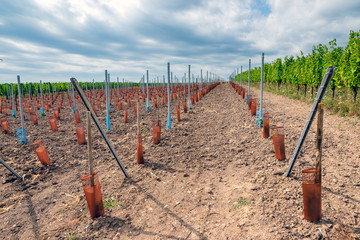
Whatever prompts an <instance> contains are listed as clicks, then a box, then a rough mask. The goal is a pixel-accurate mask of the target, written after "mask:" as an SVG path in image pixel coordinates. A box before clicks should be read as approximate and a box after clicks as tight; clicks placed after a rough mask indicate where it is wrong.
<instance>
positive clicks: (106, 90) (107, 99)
mask: <svg viewBox="0 0 360 240" xmlns="http://www.w3.org/2000/svg"><path fill="white" fill-rule="evenodd" d="M108 78H109V75H108V72H107V70H105V94H106V95H105V97H106V116H105V123H106V131H110V130H111V125H110V115H109V112H110V109H109V105H110V104H109V103H110V101H109V79H108Z"/></svg>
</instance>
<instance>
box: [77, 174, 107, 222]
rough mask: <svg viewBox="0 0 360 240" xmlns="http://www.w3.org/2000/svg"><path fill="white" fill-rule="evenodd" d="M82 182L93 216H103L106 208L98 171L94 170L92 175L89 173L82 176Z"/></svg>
mask: <svg viewBox="0 0 360 240" xmlns="http://www.w3.org/2000/svg"><path fill="white" fill-rule="evenodd" d="M91 179H93V183H94V184H93V185H92V184H91V182H92V181H91ZM81 182H82V186H83V189H84V193H85V197H86V202H87V204H88V208H89V212H90V216H91V218H92V219H94V218H97V217H100V216H103V215H104V214H105V209H104V205H103V201H102V195H101V188H100V183H99V179H98V176H97V172H94V173H93V174H92V175H90V174H87V175H85V176H83V177H82V178H81Z"/></svg>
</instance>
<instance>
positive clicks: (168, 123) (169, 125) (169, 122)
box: [167, 114, 171, 129]
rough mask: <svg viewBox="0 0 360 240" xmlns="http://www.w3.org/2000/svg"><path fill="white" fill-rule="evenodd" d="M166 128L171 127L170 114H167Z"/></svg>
mask: <svg viewBox="0 0 360 240" xmlns="http://www.w3.org/2000/svg"><path fill="white" fill-rule="evenodd" d="M167 129H171V114H169V115H168V119H167Z"/></svg>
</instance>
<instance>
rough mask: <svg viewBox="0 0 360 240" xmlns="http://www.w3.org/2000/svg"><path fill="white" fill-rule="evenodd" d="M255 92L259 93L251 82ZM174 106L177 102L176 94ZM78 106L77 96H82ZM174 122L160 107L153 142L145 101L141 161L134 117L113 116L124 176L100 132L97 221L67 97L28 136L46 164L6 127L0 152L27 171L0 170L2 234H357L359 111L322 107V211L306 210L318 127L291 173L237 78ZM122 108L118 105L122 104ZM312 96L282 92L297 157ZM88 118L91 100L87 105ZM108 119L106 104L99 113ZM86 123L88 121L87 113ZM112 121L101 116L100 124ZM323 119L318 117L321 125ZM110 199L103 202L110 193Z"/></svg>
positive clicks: (277, 119)
mask: <svg viewBox="0 0 360 240" xmlns="http://www.w3.org/2000/svg"><path fill="white" fill-rule="evenodd" d="M251 91H252V92H254V95H255V96H259V95H260V94H259V90H256V89H252V90H251ZM268 97H269V93H265V94H264V98H265V108H266V109H267V110H269V112H270V115H271V117H272V118H271V119H270V123H271V124H273V125H280V124H282V112H283V102H284V99H283V97H282V96H274V95H271V98H270V103H271V105H269V101H268ZM173 103H176V100H174V101H173ZM78 105H79V104H78ZM174 105H175V104H173V106H172V110H171V112H172V119H173V122H172V128H171V129H170V130H166V119H167V107H165V106H164V107H161V108H160V119H161V120H162V125H163V126H162V133H161V134H162V140H161V143H160V144H159V145H154V144H153V142H152V127H151V126H152V125H151V124H152V123H151V120H152V119H155V116H156V111H155V110H154V109H153V108H151V111H150V112H146V111H145V103H143V102H141V107H140V113H141V116H142V119H141V128H142V136H143V145H144V157H145V164H143V165H137V164H136V137H135V133H136V119H135V117H134V114H133V112H132V111H130V112H131V113H130V115H129V123H127V124H124V123H123V116H124V115H123V111H118V110H117V109H115V107H114V110H113V112H112V113H111V120H112V126H111V127H112V130H111V131H110V132H109V133H108V136H109V138H110V139H111V141H112V143H113V145H114V147H115V148H116V151H117V153H118V155H119V157H120V159H121V160H122V161H123V164H124V165H125V166H126V169H127V171H128V172H129V174H130V175H131V178H130V179H125V178H124V176H123V175H122V173H121V171H120V168H119V167H118V166H117V164H116V162H115V160H114V159H113V157H112V156H111V154H110V152H109V150H108V149H107V147H106V144H105V142H104V141H103V140H102V139H101V137H100V135H99V134H98V133H97V131H96V132H95V129H94V128H93V132H94V135H95V137H94V158H95V159H96V170H97V171H98V172H99V178H100V182H101V187H102V194H103V200H104V203H106V202H107V203H110V202H111V203H113V205H116V206H110V207H106V209H105V211H106V212H105V216H103V217H100V218H97V219H95V220H91V219H90V216H89V212H88V209H87V205H86V201H85V198H84V193H83V190H82V187H81V182H80V178H81V177H82V176H83V175H85V174H86V173H87V146H86V145H82V146H79V145H77V140H76V135H75V125H74V119H73V116H72V115H71V111H70V107H69V102H68V100H67V98H66V97H65V99H64V107H63V110H62V112H61V118H62V119H61V120H60V121H59V131H58V132H55V133H52V132H51V131H50V129H49V124H48V122H47V118H45V117H43V118H40V117H39V126H38V127H34V126H32V125H31V124H30V122H29V120H27V121H26V127H27V130H28V132H29V142H30V143H32V142H34V141H35V140H36V139H39V138H42V139H44V142H45V144H46V146H47V149H48V151H49V155H50V158H51V161H52V165H51V166H49V167H43V166H41V165H40V163H39V162H38V160H37V158H36V154H35V152H34V150H33V148H32V146H31V144H25V145H20V144H18V143H16V137H15V134H14V128H15V126H19V125H20V121H19V119H16V120H14V119H9V126H10V128H11V129H10V130H12V131H11V133H10V134H9V135H4V134H1V141H0V151H1V152H0V157H1V158H3V159H5V160H7V162H8V163H9V164H11V166H13V168H14V169H16V170H17V171H18V172H19V173H20V174H21V175H24V176H25V183H21V182H19V181H18V180H15V178H14V177H12V176H11V175H10V174H9V173H8V172H7V171H6V170H5V169H4V168H0V182H1V183H2V184H1V185H0V191H1V194H0V216H1V217H0V235H1V236H4V238H5V239H67V238H69V236H71V237H72V239H76V238H83V239H306V238H308V239H324V238H325V239H359V238H360V223H359V221H360V220H359V215H360V194H359V193H360V177H359V159H360V152H359V149H360V141H358V139H359V138H358V136H359V134H360V124H359V123H358V122H359V120H357V119H356V118H351V119H345V118H340V117H338V116H333V115H329V114H328V113H327V111H325V116H324V131H325V132H324V141H323V183H322V186H323V192H322V205H323V206H322V210H323V217H322V220H321V221H319V222H316V223H311V222H308V221H306V220H304V219H303V202H302V189H301V175H300V171H301V169H304V168H307V167H312V166H314V162H315V158H314V154H315V144H314V138H315V131H314V127H313V128H312V130H311V132H310V134H309V136H308V138H307V140H306V142H305V144H304V147H303V150H302V152H301V154H300V157H299V159H298V162H297V163H296V165H295V167H294V170H293V174H292V177H290V178H285V177H284V176H283V173H284V172H285V170H286V167H287V164H288V160H285V161H278V160H276V159H275V153H274V148H273V144H272V140H271V139H270V138H269V139H264V138H262V129H261V128H259V127H257V126H256V123H255V118H254V117H251V116H250V111H249V110H248V108H247V106H246V105H245V103H244V101H243V99H242V98H241V97H240V96H239V95H238V94H237V93H236V92H235V90H234V89H233V88H232V87H231V85H230V84H221V85H219V86H217V87H216V88H214V89H213V90H212V91H211V92H209V94H207V95H206V96H205V97H203V99H202V100H201V101H199V102H197V103H196V104H195V105H194V107H193V109H192V110H191V111H190V112H189V113H187V114H184V113H183V111H182V112H181V118H182V119H181V121H180V122H177V121H176V109H175V106H174ZM115 106H116V105H115ZM310 108H311V105H309V104H305V103H302V102H299V101H297V100H291V99H286V106H285V112H286V115H285V134H286V138H285V144H286V155H287V159H290V157H291V155H292V152H293V150H294V148H295V146H296V143H297V141H298V137H299V135H300V133H301V131H302V128H303V126H304V123H305V121H306V118H307V116H308V113H309V110H310ZM80 113H81V117H82V119H83V120H84V119H85V112H84V108H83V107H82V106H80ZM100 114H101V116H102V117H101V119H104V115H105V113H104V109H103V111H102V112H101V113H100ZM84 122H85V121H84ZM103 122H104V121H103ZM314 126H315V124H314ZM105 200H107V201H105Z"/></svg>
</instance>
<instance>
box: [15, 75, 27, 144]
mask: <svg viewBox="0 0 360 240" xmlns="http://www.w3.org/2000/svg"><path fill="white" fill-rule="evenodd" d="M17 82H18V92H19V105H20V119H21V129H16V134H18V131H21V138H20V139H19V137H18V140H19V142H20V143H22V144H24V143H27V132H26V129H25V126H24V114H23V105H22V96H21V95H22V94H21V93H22V91H21V84H20V76H19V75H18V76H17Z"/></svg>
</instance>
